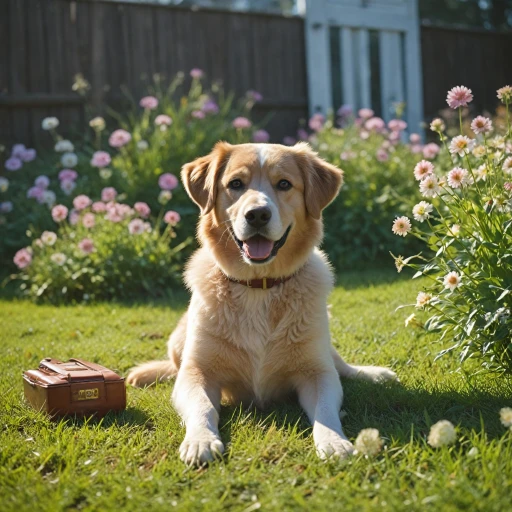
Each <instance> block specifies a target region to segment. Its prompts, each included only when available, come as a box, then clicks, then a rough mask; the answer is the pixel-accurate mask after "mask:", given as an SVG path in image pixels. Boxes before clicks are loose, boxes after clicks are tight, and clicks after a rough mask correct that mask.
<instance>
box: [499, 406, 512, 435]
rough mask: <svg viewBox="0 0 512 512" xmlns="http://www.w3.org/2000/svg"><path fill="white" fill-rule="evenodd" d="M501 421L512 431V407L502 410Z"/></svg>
mask: <svg viewBox="0 0 512 512" xmlns="http://www.w3.org/2000/svg"><path fill="white" fill-rule="evenodd" d="M500 420H501V423H502V425H503V426H504V427H507V428H509V429H510V430H512V407H503V408H502V409H501V410H500Z"/></svg>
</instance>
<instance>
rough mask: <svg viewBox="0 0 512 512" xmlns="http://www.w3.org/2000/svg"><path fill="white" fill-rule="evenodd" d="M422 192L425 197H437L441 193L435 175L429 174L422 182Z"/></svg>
mask: <svg viewBox="0 0 512 512" xmlns="http://www.w3.org/2000/svg"><path fill="white" fill-rule="evenodd" d="M420 192H421V195H422V196H423V197H436V196H437V195H439V193H440V192H441V187H440V186H439V182H438V181H437V177H436V176H435V175H434V174H429V175H428V176H427V177H426V178H425V179H423V180H421V181H420Z"/></svg>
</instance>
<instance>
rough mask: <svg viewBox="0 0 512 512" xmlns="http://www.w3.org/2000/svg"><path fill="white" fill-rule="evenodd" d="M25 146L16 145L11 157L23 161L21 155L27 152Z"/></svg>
mask: <svg viewBox="0 0 512 512" xmlns="http://www.w3.org/2000/svg"><path fill="white" fill-rule="evenodd" d="M26 149H27V148H26V147H25V144H14V146H13V147H12V149H11V156H15V157H16V158H18V159H20V160H21V154H22V153H23V152H24V151H25V150H26Z"/></svg>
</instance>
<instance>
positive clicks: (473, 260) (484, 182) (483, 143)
mask: <svg viewBox="0 0 512 512" xmlns="http://www.w3.org/2000/svg"><path fill="white" fill-rule="evenodd" d="M497 93H498V98H499V99H500V100H501V101H502V102H503V104H504V105H505V109H506V110H505V123H504V125H503V126H502V127H499V126H494V125H493V122H492V121H491V119H489V118H487V117H483V116H477V117H475V118H474V119H473V121H472V122H471V125H470V126H471V130H472V132H473V137H469V136H468V135H464V134H463V132H464V126H463V122H462V108H464V107H466V106H467V105H468V104H469V103H470V102H471V101H472V99H473V96H472V93H471V90H469V89H467V88H466V87H462V86H461V87H455V88H453V89H452V90H451V91H449V93H448V97H447V102H448V105H449V106H450V108H452V109H457V110H458V111H459V119H460V134H459V135H456V136H454V137H453V138H451V140H450V139H449V138H448V137H447V136H446V135H445V124H444V122H443V121H442V120H440V119H436V120H434V121H433V122H432V124H431V129H432V131H434V132H435V133H437V134H438V136H439V139H440V141H441V143H442V145H443V146H444V148H445V152H446V157H447V160H446V163H449V165H440V166H434V165H432V164H431V163H428V162H420V163H419V164H418V165H417V166H416V167H415V169H414V176H415V178H416V179H417V180H418V181H419V190H420V192H421V194H422V196H423V197H424V198H425V199H426V200H427V201H421V202H419V203H418V204H416V205H415V206H414V208H413V210H412V213H413V216H414V222H411V220H410V219H409V218H408V217H407V216H400V217H397V218H396V219H395V221H394V223H393V226H392V231H393V232H394V233H395V234H396V235H401V236H402V237H406V236H408V235H413V236H414V237H416V238H417V239H418V240H420V241H421V243H422V245H423V246H424V247H425V248H427V252H426V253H424V254H418V255H416V256H411V257H408V258H404V257H402V256H395V263H396V266H397V269H398V270H399V271H400V270H401V269H402V268H403V267H404V266H409V267H411V268H413V269H415V270H416V271H417V272H416V274H415V276H414V277H420V276H426V277H428V278H429V281H430V283H431V285H430V286H428V287H426V288H425V289H424V290H423V291H420V292H419V293H418V296H417V298H416V304H415V306H416V308H417V309H419V310H424V311H425V312H426V313H427V315H428V318H427V320H426V321H425V323H424V324H423V323H422V321H421V320H420V319H416V318H415V316H414V315H411V316H410V317H409V318H408V319H407V322H408V323H409V324H411V325H415V326H419V327H424V328H425V329H427V330H429V331H438V332H439V333H441V335H440V339H441V340H450V345H451V346H450V347H449V348H447V349H445V350H443V351H441V352H440V354H439V356H441V355H443V354H446V353H449V352H456V353H457V354H458V356H459V357H460V359H461V361H464V360H466V359H468V358H478V359H480V360H481V361H482V365H483V367H484V368H487V369H491V370H495V371H499V372H507V373H510V372H512V319H511V314H510V309H511V307H512V298H511V292H512V250H511V249H512V218H511V211H512V156H511V154H512V141H511V136H512V133H511V127H510V118H509V106H510V104H511V103H512V87H510V86H505V87H502V88H501V89H499V90H498V91H497ZM428 254H432V256H431V257H429V256H428Z"/></svg>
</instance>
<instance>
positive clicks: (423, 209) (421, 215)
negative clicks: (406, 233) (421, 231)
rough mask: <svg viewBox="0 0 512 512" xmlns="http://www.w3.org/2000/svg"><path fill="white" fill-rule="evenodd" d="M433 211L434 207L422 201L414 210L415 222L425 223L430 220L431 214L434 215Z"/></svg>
mask: <svg viewBox="0 0 512 512" xmlns="http://www.w3.org/2000/svg"><path fill="white" fill-rule="evenodd" d="M433 209H434V207H433V206H432V205H431V204H430V203H427V202H426V201H420V202H419V203H418V204H417V205H415V206H414V208H413V209H412V214H413V216H414V219H415V220H417V221H419V222H423V221H425V220H427V219H428V218H430V214H431V213H432V210H433Z"/></svg>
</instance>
